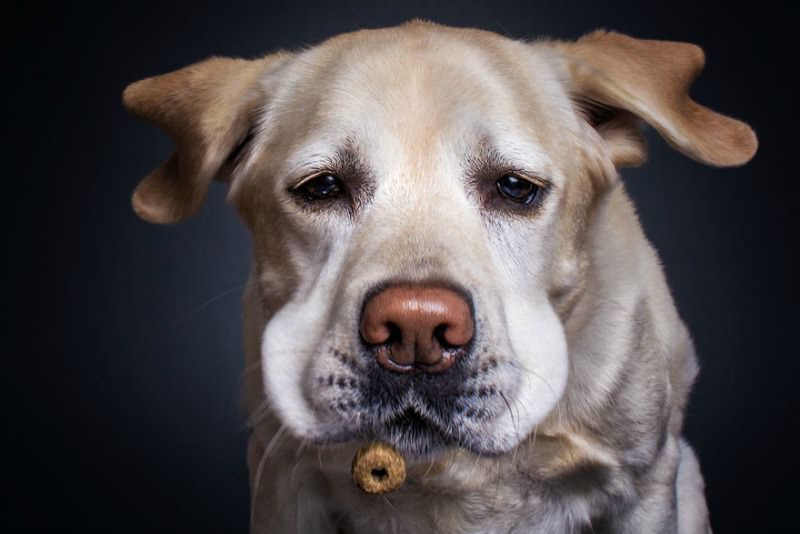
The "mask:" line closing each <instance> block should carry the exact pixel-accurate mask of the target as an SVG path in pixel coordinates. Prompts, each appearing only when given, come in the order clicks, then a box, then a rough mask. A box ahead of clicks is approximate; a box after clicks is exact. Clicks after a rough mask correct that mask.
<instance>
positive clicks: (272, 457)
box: [123, 21, 757, 534]
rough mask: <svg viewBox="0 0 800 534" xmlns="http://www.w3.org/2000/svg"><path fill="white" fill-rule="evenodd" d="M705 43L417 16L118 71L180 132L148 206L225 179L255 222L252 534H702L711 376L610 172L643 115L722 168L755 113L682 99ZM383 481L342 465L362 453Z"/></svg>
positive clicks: (153, 208) (132, 92) (182, 205)
mask: <svg viewBox="0 0 800 534" xmlns="http://www.w3.org/2000/svg"><path fill="white" fill-rule="evenodd" d="M703 63H704V55H703V52H702V50H701V49H700V48H699V47H697V46H695V45H692V44H687V43H678V42H669V41H654V40H641V39H636V38H632V37H629V36H625V35H621V34H618V33H614V32H609V31H595V32H593V33H590V34H588V35H585V36H584V37H582V38H580V39H578V40H576V41H571V42H564V41H558V40H538V41H535V42H526V41H520V40H513V39H510V38H507V37H504V36H500V35H498V34H495V33H491V32H487V31H482V30H477V29H457V28H450V27H446V26H441V25H437V24H434V23H429V22H424V21H413V22H410V23H406V24H404V25H401V26H398V27H394V28H388V29H380V30H363V31H357V32H354V33H348V34H343V35H339V36H336V37H334V38H331V39H329V40H326V41H324V42H323V43H321V44H319V45H317V46H314V47H311V48H308V49H305V50H302V51H296V52H286V51H281V52H276V53H273V54H270V55H267V56H265V57H262V58H260V59H254V60H244V59H231V58H219V57H217V58H211V59H208V60H206V61H203V62H200V63H197V64H194V65H191V66H189V67H186V68H183V69H180V70H177V71H175V72H172V73H168V74H164V75H161V76H155V77H152V78H147V79H145V80H142V81H139V82H136V83H133V84H131V85H130V86H128V87H127V88H126V89H125V91H124V93H123V103H124V106H125V107H126V108H127V109H128V110H129V111H130V112H132V113H133V114H134V115H135V116H136V117H138V118H141V119H143V120H145V121H148V122H150V123H152V124H154V125H155V126H157V127H160V128H162V129H163V130H165V131H166V132H167V133H168V134H169V135H170V136H171V138H172V139H173V140H174V142H175V145H176V149H175V152H174V153H173V154H172V155H171V156H170V157H169V159H168V160H167V161H166V162H165V163H164V164H163V165H162V166H160V167H159V168H157V169H156V170H155V171H153V172H152V173H151V174H150V175H148V176H147V177H145V178H144V179H143V181H142V182H141V183H140V185H139V186H138V187H137V188H136V190H135V192H134V194H133V208H134V210H135V211H136V213H137V214H138V215H139V216H140V217H141V218H143V219H145V220H146V221H150V222H154V223H175V222H179V221H182V220H184V219H185V218H187V217H189V216H191V215H193V214H194V213H196V212H197V211H198V209H199V208H200V207H201V205H202V203H203V200H204V197H205V196H206V192H207V189H208V187H209V183H210V182H211V181H212V180H222V181H225V182H228V183H229V201H230V202H231V203H232V204H233V205H234V206H235V208H236V209H237V211H238V213H239V214H240V215H241V218H242V220H243V221H244V223H245V225H246V226H247V228H248V229H249V230H250V232H251V233H252V236H253V247H254V250H253V263H252V271H251V275H250V279H249V281H248V284H247V286H246V290H245V295H244V311H245V314H244V322H245V326H244V330H245V345H246V354H247V357H246V362H247V366H246V371H245V386H244V389H245V392H244V395H245V404H246V407H247V410H248V412H249V414H250V415H251V419H250V421H251V425H252V435H251V438H250V442H249V448H248V465H249V469H250V483H251V494H252V506H251V528H252V531H253V532H344V533H368V532H369V533H374V532H415V533H416V532H447V533H451V532H453V533H454V532H487V533H488V532H492V533H494V532H497V533H500V532H503V533H505V532H520V533H523V532H524V533H529V532H545V533H556V532H613V533H637V534H642V533H666V532H680V533H682V534H687V533H702V532H710V524H709V519H708V512H707V508H706V504H705V497H704V483H703V479H702V476H701V473H700V469H699V465H698V461H697V458H696V456H695V454H694V453H693V452H692V449H691V448H690V446H689V445H688V444H687V442H686V441H685V440H684V439H683V438H682V434H681V432H682V430H681V428H682V423H683V414H684V409H685V406H686V401H687V396H688V394H689V390H690V387H691V385H692V383H693V381H694V379H695V377H696V374H697V372H698V364H697V361H696V357H695V353H694V350H693V346H692V341H691V339H690V336H689V334H688V332H687V329H686V327H685V326H684V324H683V322H682V321H681V319H680V318H679V316H678V313H677V311H676V309H675V305H674V303H673V301H672V298H671V296H670V292H669V289H668V287H667V284H666V282H665V278H664V274H663V270H662V268H661V266H660V264H659V260H658V257H657V255H656V253H655V251H654V250H653V248H652V247H651V246H650V244H649V242H648V241H647V239H646V238H645V236H644V234H643V231H642V229H641V226H640V224H639V222H638V218H637V215H636V213H635V211H634V207H633V206H632V204H631V201H630V200H629V197H628V196H627V195H626V192H625V189H624V187H623V185H622V183H621V180H620V178H619V174H618V169H619V168H620V167H623V166H631V165H638V164H640V163H642V162H643V161H644V159H645V146H644V141H643V138H642V136H641V134H640V127H641V125H642V124H644V123H646V124H647V125H649V126H651V127H652V128H654V129H655V130H656V131H657V132H658V133H659V134H660V135H661V136H662V137H663V138H664V139H665V140H666V141H667V142H668V143H669V144H670V145H671V146H672V147H674V148H675V149H676V150H678V151H680V152H682V153H683V154H685V155H686V156H688V157H690V158H692V159H694V160H697V161H699V162H702V163H705V164H708V165H713V166H723V167H724V166H738V165H743V164H744V163H746V162H747V161H749V160H750V159H751V158H752V156H753V155H754V153H755V151H756V148H757V140H756V137H755V134H754V133H753V131H752V129H751V128H750V127H749V126H747V125H746V124H744V123H742V122H740V121H737V120H734V119H732V118H729V117H726V116H723V115H720V114H718V113H716V112H714V111H712V110H710V109H708V108H706V107H704V106H701V105H699V104H698V103H696V102H695V101H693V100H692V99H691V98H690V97H689V94H688V91H689V87H690V85H691V83H692V82H693V80H694V79H695V78H696V76H697V75H698V73H699V72H700V70H701V69H702V67H703ZM372 441H382V442H386V443H389V444H390V445H392V446H393V447H394V448H395V449H396V450H397V451H399V453H401V454H402V455H403V456H404V457H405V459H406V462H407V470H408V474H407V480H406V482H405V484H404V485H403V486H402V487H401V488H400V489H399V490H397V491H395V492H394V493H390V494H387V495H384V496H376V495H368V494H365V493H363V492H362V491H361V490H359V489H358V488H357V487H356V486H355V484H354V483H353V481H352V480H351V478H350V476H351V475H350V463H351V459H352V458H353V454H354V453H355V451H356V450H357V449H358V448H359V447H361V446H363V445H364V444H365V443H369V442H372Z"/></svg>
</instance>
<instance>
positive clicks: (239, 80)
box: [122, 53, 288, 223]
mask: <svg viewBox="0 0 800 534" xmlns="http://www.w3.org/2000/svg"><path fill="white" fill-rule="evenodd" d="M286 57H288V54H285V53H276V54H271V55H269V56H266V57H263V58H261V59H256V60H245V59H233V58H220V57H216V58H211V59H207V60H206V61H202V62H200V63H196V64H194V65H190V66H188V67H185V68H183V69H180V70H177V71H174V72H170V73H168V74H163V75H161V76H154V77H152V78H146V79H144V80H141V81H138V82H135V83H132V84H131V85H129V86H128V87H127V88H126V89H125V91H124V92H123V94H122V101H123V104H124V106H125V108H126V109H127V110H128V111H130V112H131V113H132V114H133V115H135V116H136V117H138V118H140V119H143V120H145V121H147V122H149V123H151V124H153V125H155V126H158V127H160V128H162V129H163V130H164V131H166V132H167V134H168V135H169V136H170V137H171V138H172V140H173V141H174V142H175V152H174V153H173V154H172V156H170V158H169V159H168V160H167V161H166V162H165V163H164V164H163V165H161V166H160V167H158V168H157V169H156V170H154V171H153V172H152V173H150V174H149V175H148V176H146V177H145V178H144V180H142V182H141V183H140V184H139V187H137V188H136V191H134V193H133V209H134V211H135V212H136V213H137V214H138V215H139V216H140V217H141V218H142V219H144V220H146V221H150V222H154V223H174V222H180V221H182V220H184V219H186V218H187V217H189V216H191V215H193V214H194V213H196V212H197V210H199V209H200V206H201V205H202V203H203V200H204V199H205V197H206V193H207V192H208V186H209V184H210V182H211V180H213V179H215V178H216V179H219V180H226V181H227V179H228V178H229V177H228V176H227V174H228V171H229V169H228V167H230V166H229V165H226V162H228V161H229V159H230V158H231V156H232V154H233V153H235V152H236V149H237V147H239V146H240V145H241V144H242V143H243V142H245V141H246V137H247V135H248V132H249V130H250V128H251V123H252V120H253V112H254V111H255V110H256V109H257V108H258V106H259V105H262V104H263V98H264V96H265V95H264V94H263V90H262V88H261V87H260V84H259V77H260V76H261V75H264V74H266V73H267V72H268V71H269V70H270V69H272V68H274V67H275V66H277V65H278V64H280V63H282V62H283V60H284V59H286Z"/></svg>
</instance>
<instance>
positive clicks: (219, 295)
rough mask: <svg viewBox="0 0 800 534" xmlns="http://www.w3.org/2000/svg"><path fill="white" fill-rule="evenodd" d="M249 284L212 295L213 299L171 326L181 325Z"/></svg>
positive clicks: (173, 322)
mask: <svg viewBox="0 0 800 534" xmlns="http://www.w3.org/2000/svg"><path fill="white" fill-rule="evenodd" d="M251 283H252V282H251V281H248V282H245V283H244V284H239V285H237V286H234V287H232V288H230V289H226V290H225V291H223V292H222V293H219V294H217V295H214V296H213V297H211V298H210V299H208V300H206V301H205V302H203V303H201V304H199V305H197V306H195V307H194V308H192V310H191V311H189V312H188V313H186V314H184V315H181V316H180V317H178V318H177V319H175V320H174V321H172V324H173V325H176V324H178V323H181V322H183V321H185V320H186V319H188V318H190V317H192V316H193V315H195V314H197V313H199V312H201V311H203V310H204V309H206V308H208V307H209V306H211V305H212V304H214V303H215V302H217V301H218V300H221V299H223V298H225V297H227V296H228V295H232V294H233V293H236V292H237V291H241V290H242V289H244V288H246V287H247V286H248V285H249V284H251Z"/></svg>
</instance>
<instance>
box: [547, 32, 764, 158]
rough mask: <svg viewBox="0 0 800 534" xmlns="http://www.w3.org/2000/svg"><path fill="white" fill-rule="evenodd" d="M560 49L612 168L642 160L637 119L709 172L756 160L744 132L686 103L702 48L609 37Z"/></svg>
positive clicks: (591, 37) (750, 136) (594, 36)
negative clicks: (611, 163) (712, 167)
mask: <svg viewBox="0 0 800 534" xmlns="http://www.w3.org/2000/svg"><path fill="white" fill-rule="evenodd" d="M557 46H558V47H559V48H560V49H561V51H562V52H563V53H564V55H565V57H566V59H567V68H568V70H569V74H570V78H571V83H572V88H571V91H572V92H573V97H574V98H575V100H576V101H577V102H578V103H579V105H581V106H582V108H583V109H584V111H586V112H587V115H588V116H589V119H590V121H591V122H593V124H594V125H595V127H596V128H597V130H598V131H599V132H600V135H601V136H602V137H603V138H604V139H605V141H606V143H607V146H608V147H609V151H610V153H611V156H612V159H613V160H614V163H615V164H616V165H618V166H621V165H636V164H639V163H641V162H642V161H644V159H645V153H644V143H643V140H642V139H641V135H640V134H639V133H638V129H637V128H636V123H637V122H638V120H637V119H640V120H643V121H645V122H647V123H648V124H650V125H651V126H652V127H653V128H655V129H656V131H658V132H659V133H660V134H661V136H662V137H664V139H666V140H667V142H668V143H669V144H670V145H672V146H673V147H674V148H675V149H677V150H679V151H680V152H682V153H684V154H685V155H687V156H689V157H690V158H692V159H695V160H697V161H700V162H702V163H705V164H707V165H714V166H719V167H727V166H736V165H743V164H745V163H747V162H748V161H749V160H750V158H752V157H753V155H754V154H755V152H756V148H757V146H758V142H757V140H756V136H755V133H753V130H751V129H750V127H749V126H748V125H746V124H745V123H743V122H740V121H738V120H735V119H732V118H730V117H726V116H724V115H721V114H719V113H716V112H714V111H712V110H710V109H708V108H706V107H704V106H701V105H700V104H698V103H697V102H695V101H694V100H692V99H691V98H690V97H689V87H690V86H691V84H692V82H693V81H694V79H695V78H696V77H697V75H698V74H699V73H700V71H701V70H702V68H703V64H704V62H705V57H704V54H703V51H702V49H701V48H700V47H698V46H696V45H693V44H689V43H678V42H670V41H650V40H643V39H634V38H633V37H628V36H626V35H621V34H618V33H614V32H606V31H595V32H592V33H590V34H588V35H585V36H584V37H581V38H580V39H578V40H577V41H575V42H573V43H559V44H558V45H557Z"/></svg>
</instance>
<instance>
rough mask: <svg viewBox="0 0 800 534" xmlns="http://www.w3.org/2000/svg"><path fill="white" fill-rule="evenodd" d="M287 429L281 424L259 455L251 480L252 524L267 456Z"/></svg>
mask: <svg viewBox="0 0 800 534" xmlns="http://www.w3.org/2000/svg"><path fill="white" fill-rule="evenodd" d="M287 429H288V427H287V426H286V425H285V424H282V425H281V426H280V428H279V429H278V430H277V431H276V432H275V435H273V436H272V439H271V440H270V442H269V444H268V445H267V446H266V447H265V448H264V452H263V453H262V454H261V459H260V460H259V461H258V466H257V467H256V473H255V477H254V480H253V494H252V496H251V503H250V522H251V524H252V522H253V519H254V513H255V510H256V506H255V504H256V499H257V497H258V490H259V488H260V487H261V475H262V473H263V471H264V466H265V465H266V463H267V458H269V455H270V454H272V451H273V449H274V448H275V447H276V446H277V444H278V442H279V440H280V439H281V438H282V436H283V435H284V434H285V433H286V430H287Z"/></svg>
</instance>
